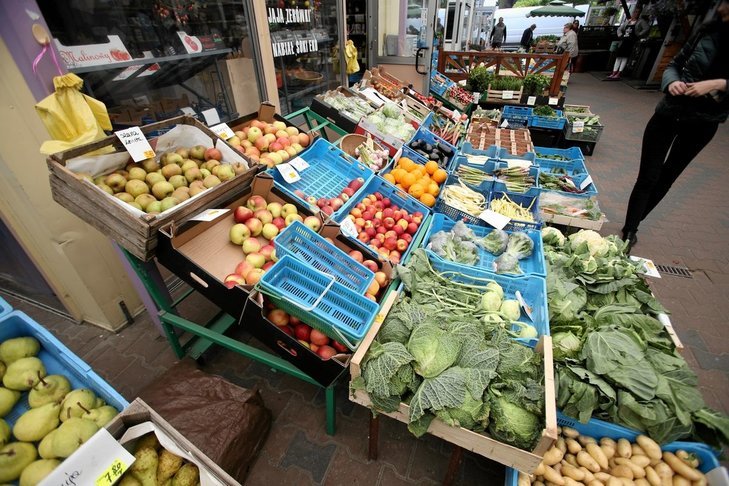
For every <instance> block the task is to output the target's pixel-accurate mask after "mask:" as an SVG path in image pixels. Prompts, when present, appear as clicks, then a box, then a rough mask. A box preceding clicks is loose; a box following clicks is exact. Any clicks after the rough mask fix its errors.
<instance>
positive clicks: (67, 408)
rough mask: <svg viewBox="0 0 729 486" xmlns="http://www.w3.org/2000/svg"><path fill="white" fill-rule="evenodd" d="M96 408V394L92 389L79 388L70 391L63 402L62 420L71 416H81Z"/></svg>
mask: <svg viewBox="0 0 729 486" xmlns="http://www.w3.org/2000/svg"><path fill="white" fill-rule="evenodd" d="M93 408H96V395H95V394H94V392H92V391H91V390H87V389H85V388H79V389H76V390H73V391H71V392H69V393H68V394H67V395H66V396H65V397H64V398H63V402H62V403H61V422H65V421H66V420H68V419H70V418H71V417H80V416H81V415H83V414H84V413H86V412H88V411H89V410H91V409H93Z"/></svg>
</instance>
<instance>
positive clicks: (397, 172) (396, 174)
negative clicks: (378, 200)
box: [391, 169, 407, 182]
mask: <svg viewBox="0 0 729 486" xmlns="http://www.w3.org/2000/svg"><path fill="white" fill-rule="evenodd" d="M391 174H392V177H394V178H395V181H397V182H402V178H403V176H404V175H405V174H407V172H405V170H403V169H395V170H393V171H392V172H391Z"/></svg>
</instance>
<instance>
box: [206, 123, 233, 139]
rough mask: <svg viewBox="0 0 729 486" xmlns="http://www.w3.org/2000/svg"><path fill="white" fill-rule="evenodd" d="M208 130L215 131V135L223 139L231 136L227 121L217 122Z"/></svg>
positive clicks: (231, 132)
mask: <svg viewBox="0 0 729 486" xmlns="http://www.w3.org/2000/svg"><path fill="white" fill-rule="evenodd" d="M210 130H212V131H213V132H215V134H216V135H217V136H219V137H220V138H222V139H223V140H228V139H229V138H233V135H235V134H234V133H233V130H232V129H231V128H230V127H229V126H228V124H227V123H219V124H217V125H214V126H212V127H210Z"/></svg>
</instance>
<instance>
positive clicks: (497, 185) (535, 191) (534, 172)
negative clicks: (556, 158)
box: [491, 162, 539, 196]
mask: <svg viewBox="0 0 729 486" xmlns="http://www.w3.org/2000/svg"><path fill="white" fill-rule="evenodd" d="M507 167H508V164H506V163H504V162H499V163H498V164H497V165H496V169H506V168H507ZM529 175H530V176H531V177H533V178H534V185H533V186H532V187H530V188H529V189H527V190H526V191H525V192H516V191H514V190H511V189H509V188H507V187H506V183H505V182H502V181H501V180H499V179H498V178H494V184H493V188H492V189H491V190H492V191H500V192H513V193H514V194H523V195H526V196H538V195H539V168H538V167H536V166H531V167H529Z"/></svg>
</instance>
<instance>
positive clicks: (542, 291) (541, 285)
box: [426, 250, 549, 346]
mask: <svg viewBox="0 0 729 486" xmlns="http://www.w3.org/2000/svg"><path fill="white" fill-rule="evenodd" d="M426 252H427V253H428V257H429V259H430V263H431V266H432V267H433V270H435V271H437V272H440V273H441V274H445V275H444V276H445V277H447V278H451V279H452V280H454V281H456V282H461V283H465V284H481V285H483V284H485V283H488V281H489V280H493V281H495V282H496V283H498V284H499V285H500V286H501V287H502V288H503V290H504V299H516V291H517V290H518V291H519V292H520V293H521V296H522V297H523V298H524V301H525V302H526V303H527V305H529V307H531V312H532V319H531V320H530V319H529V317H528V316H527V315H526V313H525V312H524V310H523V309H522V311H521V317H520V318H519V322H524V323H525V324H531V325H532V326H534V327H535V328H536V329H537V332H538V333H539V336H549V311H548V310H547V284H546V282H545V280H544V279H543V278H542V277H538V276H536V275H530V276H521V277H509V276H506V275H499V274H495V273H492V272H489V271H487V270H485V269H481V268H476V267H468V266H464V265H459V264H457V263H454V262H449V261H446V260H443V259H442V258H438V257H437V256H436V255H435V254H434V253H433V252H431V251H430V250H426ZM516 340H517V341H519V342H521V343H523V344H526V345H529V346H534V345H536V343H537V341H538V340H539V338H536V339H524V338H517V339H516Z"/></svg>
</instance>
